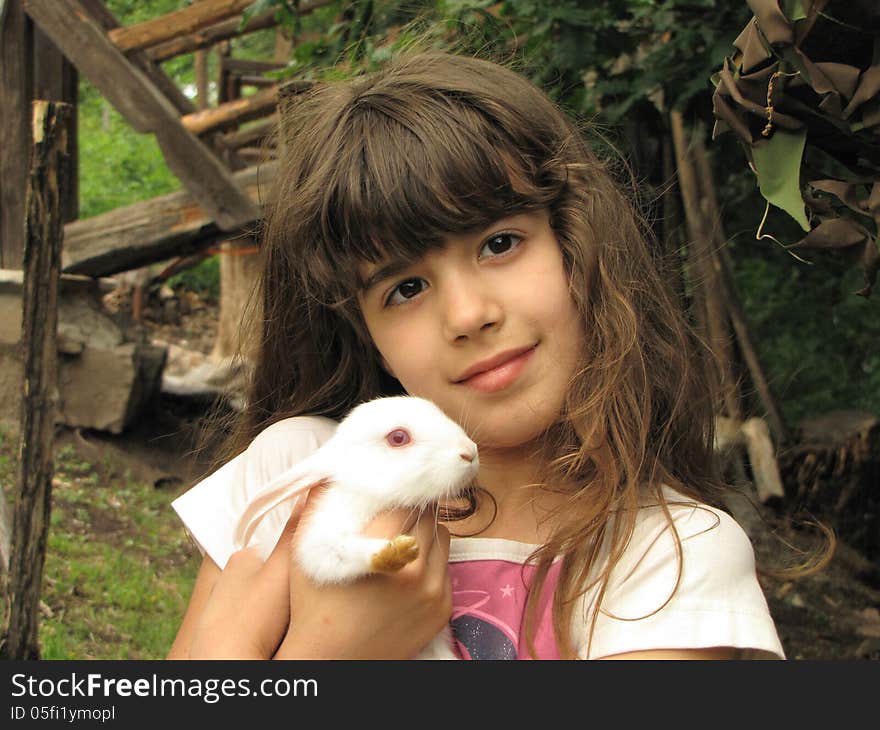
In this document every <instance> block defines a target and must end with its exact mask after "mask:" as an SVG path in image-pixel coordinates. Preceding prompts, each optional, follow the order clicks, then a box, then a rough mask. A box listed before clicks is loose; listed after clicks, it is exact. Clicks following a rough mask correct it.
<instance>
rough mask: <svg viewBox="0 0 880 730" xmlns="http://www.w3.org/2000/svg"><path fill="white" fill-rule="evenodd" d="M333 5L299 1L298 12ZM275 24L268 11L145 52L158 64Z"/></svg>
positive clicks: (315, 0) (330, 0)
mask: <svg viewBox="0 0 880 730" xmlns="http://www.w3.org/2000/svg"><path fill="white" fill-rule="evenodd" d="M333 2H335V0H312V2H302V3H301V4H300V6H299V10H298V11H297V12H298V13H299V15H300V16H303V15H308V14H309V13H311V12H313V11H314V10H317V9H318V8H323V7H324V6H325V5H330V4H331V3H333ZM276 25H278V21H277V20H276V18H275V11H274V10H270V11H268V12H266V13H261V14H260V15H255V16H254V17H252V18H251V19H250V20H249V21H248V24H247V25H246V26H245V27H244V28H242V27H241V20H240V19H239V18H233V19H232V20H224V21H223V22H222V23H217V24H216V25H211V26H209V27H207V28H202V29H201V30H198V31H196V32H195V33H193V34H192V35H188V36H181V37H179V38H174V39H173V40H170V41H166V42H165V43H162V44H160V45H157V46H153V47H152V48H150V49H148V50H147V51H146V53H147V55H148V56H149V57H150V58H152V59H153V60H154V61H156V62H157V63H158V62H160V61H167V60H168V59H169V58H174V57H175V56H180V55H182V54H184V53H192V52H193V51H196V50H198V49H200V48H210V47H211V46H213V45H215V44H217V43H219V42H220V41H225V40H229V39H230V38H237V37H239V36H242V35H247V34H248V33H254V32H256V31H258V30H265V29H266V28H273V27H275V26H276ZM301 37H302V38H303V39H304V40H312V39H314V38H315V37H317V36H316V35H312V34H303V36H301Z"/></svg>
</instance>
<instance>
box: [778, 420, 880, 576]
mask: <svg viewBox="0 0 880 730" xmlns="http://www.w3.org/2000/svg"><path fill="white" fill-rule="evenodd" d="M796 433H797V439H796V443H794V444H792V445H790V446H789V447H787V448H785V449H783V450H782V451H781V452H780V454H779V466H780V471H781V473H782V480H783V483H784V484H785V491H786V496H787V498H788V500H789V502H790V503H791V505H792V507H791V509H792V511H805V512H807V513H809V514H812V515H816V516H818V517H821V518H826V519H827V520H829V521H830V522H831V524H833V526H834V529H835V531H836V532H837V534H838V535H839V536H840V537H841V538H842V539H843V540H844V541H846V542H847V543H849V544H850V545H851V546H853V547H855V548H857V549H859V550H860V551H862V552H863V553H864V554H865V555H866V556H867V557H869V558H870V559H872V560H875V561H876V560H878V559H880V491H878V488H877V487H878V485H880V418H878V416H877V414H874V413H869V412H866V411H856V410H844V411H831V412H829V413H825V414H822V415H820V416H816V417H814V418H811V419H809V420H806V421H803V422H801V423H800V424H798V427H797V429H796Z"/></svg>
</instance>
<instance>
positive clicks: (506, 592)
mask: <svg viewBox="0 0 880 730" xmlns="http://www.w3.org/2000/svg"><path fill="white" fill-rule="evenodd" d="M501 596H502V598H511V597H512V596H513V586H512V585H510V583H508V584H507V585H506V586H504V587H503V588H502V589H501Z"/></svg>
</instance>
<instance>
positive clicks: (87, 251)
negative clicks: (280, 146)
mask: <svg viewBox="0 0 880 730" xmlns="http://www.w3.org/2000/svg"><path fill="white" fill-rule="evenodd" d="M275 170H276V163H271V162H270V163H266V164H264V165H260V166H259V167H251V168H247V169H245V170H241V171H239V172H236V173H234V174H233V179H234V181H235V184H236V186H238V187H239V188H240V189H241V190H243V191H245V192H246V193H247V195H248V197H249V198H250V199H251V200H252V201H253V202H254V205H258V204H259V202H260V201H263V200H265V199H266V190H267V188H268V187H269V186H270V184H271V182H272V180H273V178H274V177H275ZM245 225H247V224H245ZM221 237H225V238H228V234H223V233H222V232H221V231H220V229H219V228H218V227H217V226H216V225H215V223H214V221H213V220H212V219H211V216H210V215H208V214H207V213H206V212H205V211H204V210H203V209H202V208H201V207H200V206H199V204H198V201H196V200H195V199H194V198H193V196H192V195H190V194H189V193H188V192H187V191H185V190H180V191H178V192H174V193H169V194H167V195H162V196H159V197H157V198H153V199H152V200H147V201H144V202H141V203H135V204H134V205H128V206H125V207H123V208H117V209H115V210H111V211H109V212H107V213H103V214H101V215H97V216H94V217H93V218H87V219H85V220H78V221H73V222H72V223H68V224H67V225H66V226H65V227H64V251H63V252H62V255H61V266H62V270H63V271H64V272H65V273H69V274H85V275H87V276H110V275H112V274H117V273H119V272H121V271H130V270H132V269H137V268H140V267H141V266H147V265H148V264H152V263H156V262H157V261H165V260H167V259H169V258H172V257H174V256H185V255H187V254H190V253H193V252H196V251H199V250H200V249H202V248H205V247H206V246H209V245H210V244H211V243H213V242H215V241H217V240H218V239H220V238H221Z"/></svg>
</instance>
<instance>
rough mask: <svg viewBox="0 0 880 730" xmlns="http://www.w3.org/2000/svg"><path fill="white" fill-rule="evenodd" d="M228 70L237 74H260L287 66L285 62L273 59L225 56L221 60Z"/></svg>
mask: <svg viewBox="0 0 880 730" xmlns="http://www.w3.org/2000/svg"><path fill="white" fill-rule="evenodd" d="M223 65H224V66H226V69H227V70H228V71H231V72H232V73H239V74H251V73H255V74H261V73H264V72H266V71H279V70H281V69H282V68H287V64H286V63H278V62H275V61H254V60H252V59H250V58H227V59H225V60H224V61H223Z"/></svg>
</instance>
